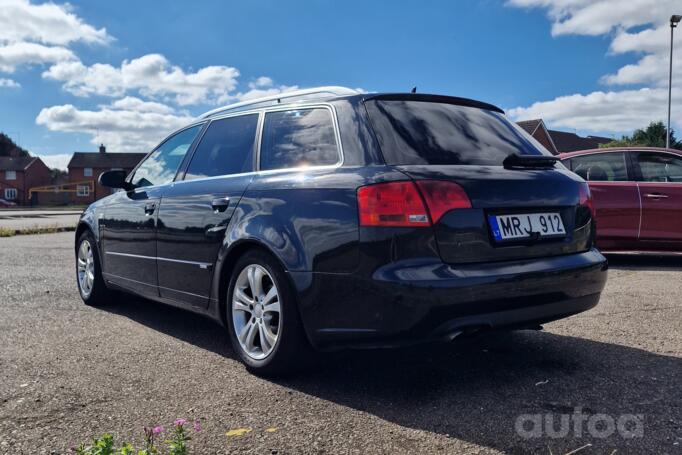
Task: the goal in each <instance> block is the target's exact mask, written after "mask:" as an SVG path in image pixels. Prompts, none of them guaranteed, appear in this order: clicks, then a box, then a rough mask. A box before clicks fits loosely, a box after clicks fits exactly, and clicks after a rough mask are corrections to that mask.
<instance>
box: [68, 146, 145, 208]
mask: <svg viewBox="0 0 682 455" xmlns="http://www.w3.org/2000/svg"><path fill="white" fill-rule="evenodd" d="M145 156H146V153H110V152H107V151H106V148H105V147H104V145H100V147H99V153H92V152H75V153H74V154H73V156H72V157H71V160H70V161H69V164H68V166H67V167H68V169H69V183H70V184H75V186H76V192H74V193H71V199H70V201H71V203H73V204H89V203H91V202H94V201H96V200H97V199H101V198H103V197H104V196H108V195H109V194H111V193H112V190H111V188H106V187H103V186H101V185H100V184H99V183H98V182H97V179H98V178H99V175H100V174H101V173H102V172H104V171H109V170H111V169H124V170H125V171H126V172H130V171H132V170H133V168H134V167H135V166H137V163H139V162H140V161H141V160H142V158H144V157H145Z"/></svg>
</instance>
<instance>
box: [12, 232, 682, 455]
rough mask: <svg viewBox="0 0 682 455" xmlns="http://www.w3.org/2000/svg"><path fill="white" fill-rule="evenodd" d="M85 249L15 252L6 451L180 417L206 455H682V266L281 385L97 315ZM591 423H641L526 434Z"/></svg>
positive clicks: (217, 356) (170, 327) (351, 357)
mask: <svg viewBox="0 0 682 455" xmlns="http://www.w3.org/2000/svg"><path fill="white" fill-rule="evenodd" d="M72 243H73V233H59V234H45V235H39V236H28V235H25V236H17V237H12V238H3V239H0V453H7V454H36V453H65V452H67V451H68V449H69V447H71V446H72V445H75V444H76V443H77V442H80V441H87V440H89V439H90V438H91V437H92V436H95V435H97V434H101V433H103V432H105V431H108V432H111V433H112V434H114V435H115V436H116V438H117V439H118V440H121V439H125V440H134V441H136V442H137V443H139V442H140V441H141V435H142V433H141V428H142V427H143V426H144V425H153V424H159V423H163V424H168V423H170V422H172V421H173V420H174V419H175V418H176V417H185V418H187V419H192V420H194V419H199V420H200V421H201V424H202V427H203V430H202V431H201V432H200V433H198V434H196V435H194V439H193V441H192V448H193V453H232V452H240V451H250V452H252V453H268V454H269V453H278V454H282V453H363V454H364V453H472V454H479V453H480V454H484V453H544V454H550V453H551V454H566V453H569V452H571V451H573V450H576V449H580V450H579V451H578V452H577V453H581V454H588V453H599V454H603V453H606V454H612V453H613V452H614V451H616V450H617V452H616V453H618V454H621V453H659V454H664V453H671V454H672V453H682V387H680V385H681V384H682V322H680V321H682V258H677V259H675V258H668V259H660V258H659V259H649V258H611V265H612V267H611V271H610V276H609V283H608V285H607V289H606V291H605V294H604V295H603V297H602V302H601V303H600V305H599V306H598V307H596V308H595V309H593V310H591V311H589V312H588V313H585V314H582V315H579V316H575V317H572V318H569V319H567V320H563V321H559V322H555V323H551V324H548V325H546V326H545V331H542V332H537V331H520V332H510V333H495V334H488V335H485V336H480V337H477V338H473V339H466V340H461V341H459V342H456V343H453V344H451V345H445V346H425V347H420V348H411V349H403V350H397V351H362V352H344V353H335V354H333V355H329V356H328V358H327V359H326V360H325V361H324V362H321V363H319V364H318V365H317V366H316V367H315V368H314V369H313V370H312V371H309V372H308V373H307V374H305V375H301V376H297V377H293V378H288V379H281V380H265V379H260V378H257V377H254V376H252V375H250V374H248V373H247V372H246V371H245V370H244V368H243V367H242V366H241V364H239V363H238V361H237V360H236V359H235V356H234V354H233V352H232V350H231V348H230V347H229V345H228V340H227V337H226V335H225V334H224V332H223V330H222V329H221V328H220V327H219V326H217V325H215V324H214V323H212V322H210V321H209V320H206V319H204V318H202V317H200V316H194V315H192V314H190V313H187V312H184V311H181V310H177V309H174V308H170V307H165V306H161V305H157V304H154V303H150V302H147V301H143V300H140V299H135V298H129V299H126V300H125V301H121V302H120V303H119V304H117V305H115V306H112V307H109V308H104V309H94V308H89V307H86V306H85V305H83V304H82V302H81V300H80V298H79V297H78V293H77V291H76V287H75V281H74V272H73V262H72V261H73V259H72V257H73V250H72ZM576 413H578V414H579V415H582V416H584V417H585V418H586V419H587V418H589V417H594V416H600V415H602V416H607V417H608V418H610V419H612V421H618V419H619V418H622V417H623V416H626V420H627V418H629V417H627V416H629V415H632V416H640V417H637V418H638V419H639V418H641V420H637V421H636V425H635V426H634V427H632V426H630V427H629V428H630V430H632V431H631V433H629V434H626V433H622V432H621V431H620V430H617V431H612V432H611V433H610V435H606V434H607V433H608V431H607V430H608V428H606V429H604V427H599V428H597V427H595V428H594V429H592V430H590V428H589V425H587V424H585V425H584V427H582V431H581V432H576V431H575V427H576V425H573V426H571V427H570V431H568V434H567V435H565V436H562V437H561V436H556V437H552V436H551V429H550V431H548V430H547V429H546V428H544V427H542V428H535V430H538V431H539V433H535V434H533V435H530V434H529V433H528V428H529V427H528V426H525V427H523V428H522V430H523V431H522V433H523V434H521V433H520V432H519V431H517V429H516V426H517V423H518V422H519V419H522V420H521V421H522V422H523V421H524V420H523V419H526V420H528V419H529V418H530V417H528V416H537V415H540V416H542V418H543V419H545V418H552V419H554V421H555V422H556V424H557V426H559V425H560V421H561V418H562V416H566V418H567V419H569V422H573V423H575V422H574V420H571V419H573V417H571V416H573V415H575V414H576ZM520 416H522V417H520ZM523 416H526V417H523ZM533 418H534V417H533ZM595 419H596V417H595ZM607 420H608V419H607ZM595 421H596V420H595ZM602 422H604V420H602ZM637 422H639V423H637ZM527 423H528V422H526V424H527ZM531 423H532V422H531ZM639 424H641V428H639V429H641V430H642V431H641V434H637V431H636V430H637V429H638V427H637V425H639ZM239 428H245V429H250V430H251V431H248V432H244V433H243V434H242V435H241V436H232V437H228V436H227V435H226V432H228V431H229V430H233V429H239ZM524 431H525V432H524ZM600 431H601V433H600ZM633 433H634V437H626V436H628V435H629V436H633ZM624 435H625V436H624ZM588 444H591V445H590V446H587V445H588ZM581 448H582V449H581Z"/></svg>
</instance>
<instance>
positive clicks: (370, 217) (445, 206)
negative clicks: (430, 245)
mask: <svg viewBox="0 0 682 455" xmlns="http://www.w3.org/2000/svg"><path fill="white" fill-rule="evenodd" d="M470 207H471V203H470V202H469V198H468V196H467V195H466V193H465V192H464V190H463V189H462V188H461V187H460V186H459V185H457V184H456V183H452V182H444V181H439V180H418V181H417V182H416V185H415V182H411V181H407V182H388V183H377V184H374V185H368V186H363V187H361V188H359V189H358V208H359V212H360V225H361V226H387V227H390V226H395V227H423V226H431V223H432V222H433V223H437V222H438V220H439V219H440V218H441V217H442V216H443V214H444V213H445V212H447V211H449V210H453V209H459V208H470Z"/></svg>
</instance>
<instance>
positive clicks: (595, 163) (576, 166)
mask: <svg viewBox="0 0 682 455" xmlns="http://www.w3.org/2000/svg"><path fill="white" fill-rule="evenodd" d="M571 160H572V164H573V166H572V169H573V172H575V173H576V174H578V175H579V176H581V177H582V178H584V179H585V180H587V181H590V182H624V181H627V180H628V173H627V166H626V165H625V154H624V153H595V154H592V155H583V156H576V157H573V158H571Z"/></svg>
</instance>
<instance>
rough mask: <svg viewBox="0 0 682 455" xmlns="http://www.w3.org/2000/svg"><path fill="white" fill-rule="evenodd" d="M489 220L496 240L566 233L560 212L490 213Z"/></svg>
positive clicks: (555, 235) (552, 235) (563, 234)
mask: <svg viewBox="0 0 682 455" xmlns="http://www.w3.org/2000/svg"><path fill="white" fill-rule="evenodd" d="M488 221H489V222H490V229H491V231H492V233H493V237H494V238H495V240H509V239H524V238H530V237H537V236H540V237H557V236H565V235H566V231H565V230H564V223H563V222H562V220H561V215H559V214H558V213H523V214H518V215H489V216H488Z"/></svg>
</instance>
